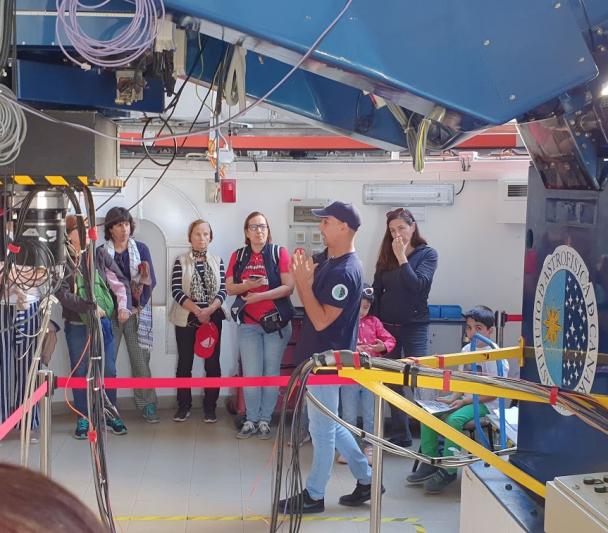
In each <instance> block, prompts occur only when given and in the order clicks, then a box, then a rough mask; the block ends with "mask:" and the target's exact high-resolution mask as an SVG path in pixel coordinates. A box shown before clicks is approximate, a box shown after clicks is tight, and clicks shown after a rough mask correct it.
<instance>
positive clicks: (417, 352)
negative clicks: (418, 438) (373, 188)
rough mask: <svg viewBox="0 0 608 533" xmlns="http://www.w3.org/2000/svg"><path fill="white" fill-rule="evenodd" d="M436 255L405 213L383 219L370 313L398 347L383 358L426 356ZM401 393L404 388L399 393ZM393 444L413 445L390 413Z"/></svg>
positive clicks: (400, 418)
mask: <svg viewBox="0 0 608 533" xmlns="http://www.w3.org/2000/svg"><path fill="white" fill-rule="evenodd" d="M437 258H438V256H437V252H436V251H435V250H434V249H433V248H431V247H430V246H428V245H427V242H426V240H425V239H424V238H423V237H422V235H420V231H419V229H418V224H417V223H416V221H415V220H414V216H413V215H412V213H411V212H410V211H409V210H408V209H403V208H398V209H395V210H393V211H389V212H388V213H387V214H386V231H385V233H384V238H383V239H382V244H381V245H380V253H379V255H378V261H377V262H376V273H375V274H374V284H373V288H374V296H375V300H374V304H373V306H372V313H373V314H374V315H376V316H377V317H378V318H379V319H380V320H381V321H382V323H383V324H384V327H385V328H386V329H387V330H388V331H389V332H390V333H391V334H392V335H393V336H394V337H395V339H396V341H397V345H396V346H395V348H394V349H393V350H392V352H391V353H390V354H388V355H387V357H391V358H394V359H399V358H401V357H408V356H414V357H420V356H424V355H426V354H427V342H428V329H429V308H428V296H429V292H430V290H431V284H432V283H433V275H434V274H435V270H436V269H437ZM398 392H400V393H403V387H400V390H399V391H398ZM391 419H392V427H393V433H395V434H394V435H393V438H392V440H393V442H395V443H397V444H399V445H401V446H409V445H411V443H412V435H411V433H410V428H409V417H408V416H407V415H406V414H405V413H404V412H403V411H401V410H399V409H395V408H391Z"/></svg>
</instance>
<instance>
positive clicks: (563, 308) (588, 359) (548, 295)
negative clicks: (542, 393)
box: [534, 246, 598, 415]
mask: <svg viewBox="0 0 608 533" xmlns="http://www.w3.org/2000/svg"><path fill="white" fill-rule="evenodd" d="M597 352H598V317H597V305H596V301H595V291H594V290H593V283H592V282H591V280H590V279H589V269H588V268H587V265H586V264H585V262H584V261H583V258H582V257H581V256H580V255H579V254H578V252H577V251H576V250H575V249H574V248H571V247H570V246H558V247H557V248H556V249H555V251H554V252H553V253H552V254H551V255H549V256H547V258H546V259H545V262H544V263H543V268H542V270H541V272H540V276H539V278H538V284H537V285H536V294H535V297H534V354H535V357H536V366H537V368H538V374H539V376H540V380H541V383H542V384H543V385H550V386H557V387H560V388H563V389H567V390H573V391H578V392H584V393H589V392H591V387H592V386H593V380H594V379H595V370H596V367H597ZM556 410H557V411H558V412H559V413H561V414H562V415H570V414H572V413H570V412H567V411H565V410H564V409H561V408H558V407H556Z"/></svg>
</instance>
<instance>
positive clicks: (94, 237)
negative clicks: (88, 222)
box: [89, 226, 97, 241]
mask: <svg viewBox="0 0 608 533" xmlns="http://www.w3.org/2000/svg"><path fill="white" fill-rule="evenodd" d="M89 239H91V240H92V241H96V240H97V228H96V227H95V226H93V227H92V228H89Z"/></svg>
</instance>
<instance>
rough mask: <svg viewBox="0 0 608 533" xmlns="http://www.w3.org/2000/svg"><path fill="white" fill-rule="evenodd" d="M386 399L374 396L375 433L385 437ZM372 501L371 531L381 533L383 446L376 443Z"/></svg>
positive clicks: (371, 532)
mask: <svg viewBox="0 0 608 533" xmlns="http://www.w3.org/2000/svg"><path fill="white" fill-rule="evenodd" d="M383 411H384V400H383V399H382V398H381V397H380V396H378V395H376V396H375V398H374V434H376V435H377V436H378V437H384V413H383ZM371 496H372V497H371V501H370V517H369V531H370V533H379V532H380V525H381V521H382V512H381V506H382V448H380V447H379V446H376V445H374V447H373V453H372V494H371Z"/></svg>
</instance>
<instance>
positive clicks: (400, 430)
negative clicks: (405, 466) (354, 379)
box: [384, 324, 429, 441]
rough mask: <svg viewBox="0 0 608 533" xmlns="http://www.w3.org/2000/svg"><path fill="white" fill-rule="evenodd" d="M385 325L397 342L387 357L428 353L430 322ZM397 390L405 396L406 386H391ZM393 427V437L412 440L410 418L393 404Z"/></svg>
mask: <svg viewBox="0 0 608 533" xmlns="http://www.w3.org/2000/svg"><path fill="white" fill-rule="evenodd" d="M384 327H385V328H386V329H387V330H388V331H389V333H391V334H392V335H393V336H394V337H395V340H396V341H397V344H396V345H395V348H394V349H393V351H392V352H391V353H390V354H388V355H387V356H386V357H389V358H391V359H400V358H402V357H410V356H411V357H423V356H425V355H426V354H427V350H428V348H427V346H428V337H429V325H428V324H406V325H402V326H391V325H388V324H385V325H384ZM390 388H391V389H393V390H394V391H395V392H398V393H399V394H401V396H405V394H404V388H403V387H400V386H398V385H392V386H391V387H390ZM391 429H392V433H393V437H394V438H396V439H397V440H402V441H408V440H412V433H411V431H410V418H409V416H407V415H406V414H405V413H404V412H403V411H402V410H401V409H397V408H396V407H393V406H392V405H391Z"/></svg>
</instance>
